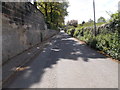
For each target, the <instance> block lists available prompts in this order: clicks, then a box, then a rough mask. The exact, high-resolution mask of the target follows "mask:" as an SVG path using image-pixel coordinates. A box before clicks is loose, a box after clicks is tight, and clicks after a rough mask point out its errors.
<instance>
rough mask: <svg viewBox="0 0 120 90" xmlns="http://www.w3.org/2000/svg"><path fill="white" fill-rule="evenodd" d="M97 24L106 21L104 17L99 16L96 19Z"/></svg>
mask: <svg viewBox="0 0 120 90" xmlns="http://www.w3.org/2000/svg"><path fill="white" fill-rule="evenodd" d="M97 22H98V23H99V22H106V20H105V18H104V17H102V16H101V17H100V18H98V20H97Z"/></svg>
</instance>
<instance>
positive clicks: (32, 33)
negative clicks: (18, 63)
mask: <svg viewBox="0 0 120 90" xmlns="http://www.w3.org/2000/svg"><path fill="white" fill-rule="evenodd" d="M1 13H2V49H3V50H2V60H3V63H4V62H6V61H7V60H9V59H10V58H11V57H13V56H16V55H17V54H19V53H21V52H23V51H24V50H26V49H28V48H30V47H32V46H34V45H36V44H38V43H41V42H42V41H44V40H46V39H47V38H49V37H50V36H52V35H53V34H55V33H56V31H55V30H48V29H47V28H46V24H45V20H44V15H43V14H42V13H41V12H40V10H38V9H37V8H35V7H34V5H33V4H31V3H30V2H2V12H1Z"/></svg>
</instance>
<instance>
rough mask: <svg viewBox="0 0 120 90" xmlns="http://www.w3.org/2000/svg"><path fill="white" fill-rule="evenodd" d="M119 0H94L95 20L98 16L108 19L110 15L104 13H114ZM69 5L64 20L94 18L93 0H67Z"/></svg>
mask: <svg viewBox="0 0 120 90" xmlns="http://www.w3.org/2000/svg"><path fill="white" fill-rule="evenodd" d="M119 1H120V0H95V7H96V21H97V19H98V18H99V17H100V16H103V17H104V18H105V19H109V18H110V16H109V15H108V14H107V13H106V11H107V12H109V13H111V14H112V13H115V12H117V10H118V2H119ZM68 2H69V7H68V9H67V11H68V12H69V13H68V16H66V17H65V22H67V21H68V20H73V19H74V20H78V23H81V22H82V21H85V22H87V21H88V20H89V19H92V20H93V19H94V14H93V0H68Z"/></svg>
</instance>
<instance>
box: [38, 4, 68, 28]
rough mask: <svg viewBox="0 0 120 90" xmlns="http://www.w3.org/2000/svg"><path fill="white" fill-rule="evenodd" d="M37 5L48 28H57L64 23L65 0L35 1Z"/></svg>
mask: <svg viewBox="0 0 120 90" xmlns="http://www.w3.org/2000/svg"><path fill="white" fill-rule="evenodd" d="M37 7H38V8H39V9H40V11H41V12H42V13H43V14H44V16H45V20H46V23H47V26H48V28H50V29H58V27H62V26H63V25H64V18H65V16H67V15H68V12H67V8H68V3H67V2H37Z"/></svg>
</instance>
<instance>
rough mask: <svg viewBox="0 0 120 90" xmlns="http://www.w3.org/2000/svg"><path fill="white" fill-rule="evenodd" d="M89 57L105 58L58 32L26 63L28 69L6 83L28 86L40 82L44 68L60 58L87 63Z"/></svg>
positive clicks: (22, 86)
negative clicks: (48, 43) (46, 45)
mask: <svg viewBox="0 0 120 90" xmlns="http://www.w3.org/2000/svg"><path fill="white" fill-rule="evenodd" d="M79 58H81V59H79ZM89 58H92V59H93V60H97V59H98V58H106V57H105V56H103V55H101V54H99V53H97V52H96V51H94V50H92V49H90V48H89V47H87V46H86V45H85V44H80V43H79V42H77V41H75V40H73V39H72V38H71V37H70V36H68V35H66V34H65V33H60V34H59V35H58V36H57V37H56V38H54V39H53V40H52V43H51V45H49V46H48V47H47V48H46V49H44V51H43V52H42V53H41V54H40V55H39V56H38V57H37V58H36V59H35V60H34V61H33V62H32V63H30V64H29V65H28V67H29V68H28V69H27V70H25V71H22V73H21V74H20V75H19V77H17V78H16V79H15V80H14V81H12V82H13V84H10V85H8V86H7V87H10V88H29V87H31V86H32V85H34V84H35V83H40V82H41V79H42V76H43V74H44V73H45V70H44V69H46V68H52V65H55V64H57V61H59V60H61V59H66V60H75V61H77V60H78V59H79V60H83V61H84V62H86V63H89Z"/></svg>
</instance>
